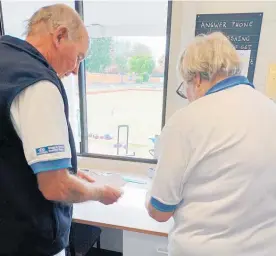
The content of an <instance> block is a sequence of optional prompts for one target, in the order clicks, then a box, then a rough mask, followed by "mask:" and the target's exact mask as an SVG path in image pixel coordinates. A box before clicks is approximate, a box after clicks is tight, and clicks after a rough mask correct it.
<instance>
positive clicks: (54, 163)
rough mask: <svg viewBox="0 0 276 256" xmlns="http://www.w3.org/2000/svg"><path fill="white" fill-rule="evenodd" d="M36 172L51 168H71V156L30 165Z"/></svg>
mask: <svg viewBox="0 0 276 256" xmlns="http://www.w3.org/2000/svg"><path fill="white" fill-rule="evenodd" d="M30 166H31V168H32V170H33V172H34V173H35V174H37V173H40V172H46V171H51V170H59V169H65V168H71V167H72V164H71V158H64V159H58V160H51V161H44V162H38V163H35V164H31V165H30Z"/></svg>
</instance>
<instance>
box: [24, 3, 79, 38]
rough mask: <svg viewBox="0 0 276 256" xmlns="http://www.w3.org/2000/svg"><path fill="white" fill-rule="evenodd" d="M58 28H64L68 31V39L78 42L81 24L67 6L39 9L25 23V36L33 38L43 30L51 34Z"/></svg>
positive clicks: (60, 5) (59, 5)
mask: <svg viewBox="0 0 276 256" xmlns="http://www.w3.org/2000/svg"><path fill="white" fill-rule="evenodd" d="M59 26H65V27H66V28H67V29H68V33H69V37H70V39H72V40H78V39H79V38H80V35H81V33H80V30H81V29H80V28H81V27H82V26H83V22H82V20H81V18H80V16H79V15H78V13H77V12H76V11H75V10H73V9H72V8H71V7H69V6H68V5H65V4H54V5H49V6H45V7H42V8H40V9H39V10H38V11H36V12H35V13H34V14H33V15H32V17H31V18H30V19H29V20H28V21H27V27H26V32H25V34H26V35H27V36H33V35H36V34H40V33H41V32H42V31H43V32H44V31H45V29H46V31H47V32H53V31H54V30H55V29H57V28H58V27H59Z"/></svg>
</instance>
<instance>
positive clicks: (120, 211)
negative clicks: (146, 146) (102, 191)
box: [73, 179, 173, 236]
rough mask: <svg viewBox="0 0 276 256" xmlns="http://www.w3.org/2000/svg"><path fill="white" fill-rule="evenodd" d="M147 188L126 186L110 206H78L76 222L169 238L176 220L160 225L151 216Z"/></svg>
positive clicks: (75, 206)
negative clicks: (146, 206) (147, 201)
mask: <svg viewBox="0 0 276 256" xmlns="http://www.w3.org/2000/svg"><path fill="white" fill-rule="evenodd" d="M145 181H146V179H145ZM147 182H148V181H147ZM147 187H148V184H135V183H127V184H125V185H124V187H123V190H124V194H123V196H122V197H121V199H120V200H119V201H118V202H117V203H115V204H113V205H109V206H105V205H103V204H100V203H98V202H86V203H81V204H75V205H74V214H73V221H74V222H78V223H84V224H90V225H95V226H103V227H110V228H117V229H122V230H130V231H135V232H141V233H147V234H154V235H159V236H167V235H168V233H169V231H170V229H171V228H172V225H173V220H172V219H171V220H170V221H168V222H166V223H159V222H156V221H155V220H153V219H152V218H150V217H149V215H148V213H147V210H146V208H145V198H146V192H147Z"/></svg>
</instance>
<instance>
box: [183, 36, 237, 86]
mask: <svg viewBox="0 0 276 256" xmlns="http://www.w3.org/2000/svg"><path fill="white" fill-rule="evenodd" d="M178 68H179V72H180V74H181V76H182V78H183V79H184V81H186V82H188V83H189V82H191V81H192V80H193V79H194V78H195V76H196V74H199V75H200V76H201V78H202V79H204V80H208V81H212V80H213V79H214V78H215V77H216V76H218V75H223V76H227V77H229V76H234V75H240V74H241V59H240V56H239V54H238V52H237V50H236V49H235V47H234V46H233V45H232V43H231V42H230V41H229V40H228V38H227V37H226V36H225V35H223V34H222V33H221V32H214V33H211V34H208V35H198V36H196V38H195V39H194V41H193V42H192V43H191V44H190V45H188V47H187V48H186V49H185V51H184V52H183V53H182V55H181V58H180V61H179V66H178Z"/></svg>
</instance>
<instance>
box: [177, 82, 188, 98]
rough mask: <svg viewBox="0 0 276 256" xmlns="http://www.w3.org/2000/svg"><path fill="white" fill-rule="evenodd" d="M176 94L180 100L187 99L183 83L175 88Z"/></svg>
mask: <svg viewBox="0 0 276 256" xmlns="http://www.w3.org/2000/svg"><path fill="white" fill-rule="evenodd" d="M176 93H177V94H178V95H179V96H180V97H181V98H183V99H187V88H186V86H185V83H184V82H182V83H181V84H180V85H179V86H178V88H177V90H176Z"/></svg>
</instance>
